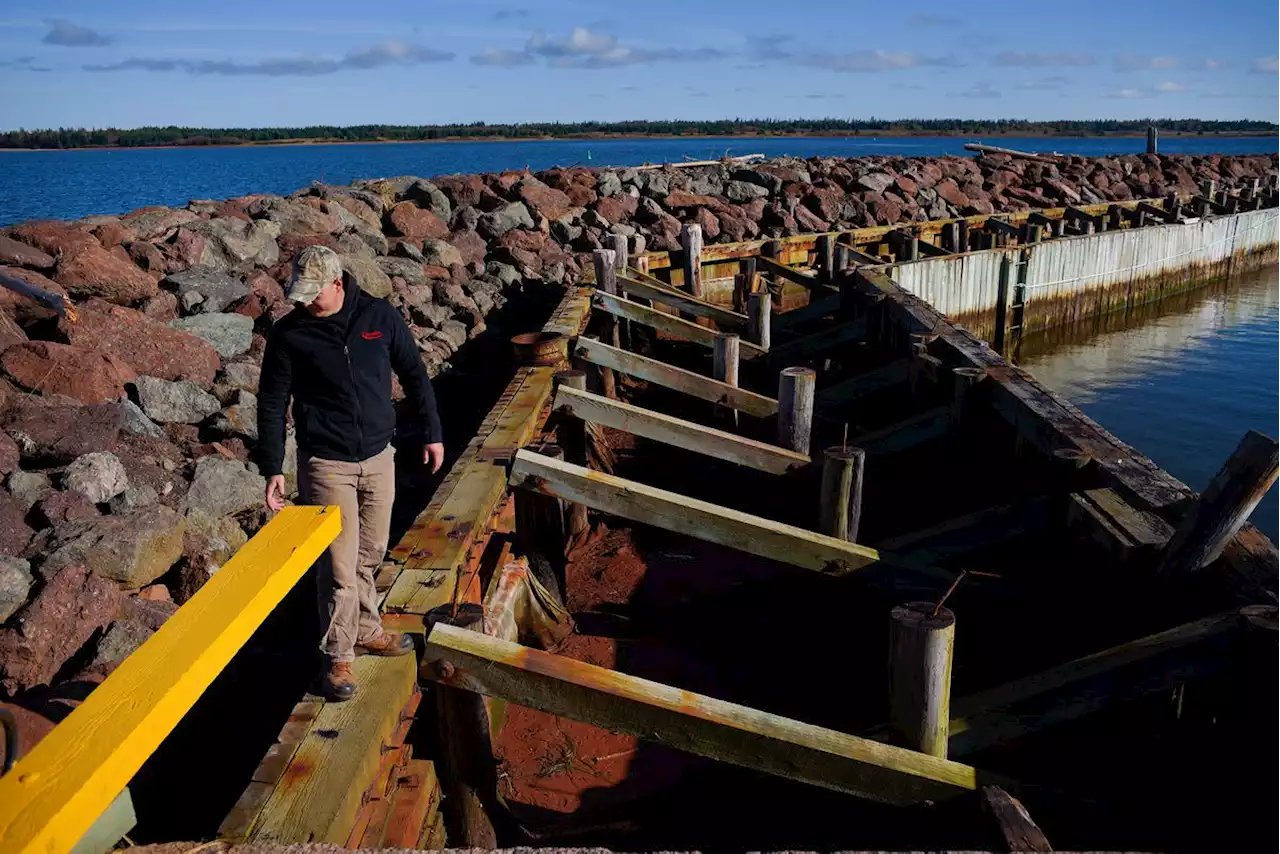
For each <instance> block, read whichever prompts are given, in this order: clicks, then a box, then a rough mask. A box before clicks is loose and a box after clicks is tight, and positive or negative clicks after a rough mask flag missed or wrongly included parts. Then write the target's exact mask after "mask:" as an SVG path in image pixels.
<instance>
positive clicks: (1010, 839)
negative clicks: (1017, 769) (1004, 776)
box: [982, 786, 1053, 854]
mask: <svg viewBox="0 0 1280 854" xmlns="http://www.w3.org/2000/svg"><path fill="white" fill-rule="evenodd" d="M982 803H983V807H984V808H985V809H986V811H987V812H988V813H989V814H990V815H991V817H992V818H993V819H995V822H996V824H997V825H998V826H999V828H1000V835H1001V836H1002V837H1004V844H1005V846H1006V847H1007V848H1008V849H1009V851H1010V852H1018V854H1022V852H1031V854H1052V852H1053V848H1052V846H1050V845H1049V840H1048V839H1047V838H1045V835H1044V831H1042V830H1041V829H1040V828H1039V827H1038V826H1037V825H1036V823H1035V822H1034V821H1032V819H1031V814H1030V813H1028V812H1027V808H1026V807H1024V806H1023V805H1022V802H1021V801H1019V800H1018V799H1017V798H1015V797H1014V796H1013V795H1011V794H1009V793H1008V792H1006V791H1005V790H1004V789H1002V788H1000V787H999V786H983V787H982Z"/></svg>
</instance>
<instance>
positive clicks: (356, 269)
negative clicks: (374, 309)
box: [341, 255, 391, 298]
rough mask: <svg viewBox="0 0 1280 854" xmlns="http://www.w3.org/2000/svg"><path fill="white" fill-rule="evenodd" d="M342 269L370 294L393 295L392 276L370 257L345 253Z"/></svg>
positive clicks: (378, 295)
mask: <svg viewBox="0 0 1280 854" xmlns="http://www.w3.org/2000/svg"><path fill="white" fill-rule="evenodd" d="M341 257H342V271H343V272H344V273H346V274H347V275H348V276H349V277H351V279H352V280H353V281H354V282H355V283H356V286H357V287H358V288H360V290H362V291H364V292H365V293H366V294H368V295H369V296H374V297H383V298H385V297H389V296H391V277H390V276H388V275H387V274H386V273H384V272H382V268H381V267H379V266H378V264H377V263H376V262H374V261H370V260H369V259H368V258H361V257H359V256H357V255H343V256H341Z"/></svg>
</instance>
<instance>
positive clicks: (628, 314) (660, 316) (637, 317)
mask: <svg viewBox="0 0 1280 854" xmlns="http://www.w3.org/2000/svg"><path fill="white" fill-rule="evenodd" d="M592 305H593V306H594V307H595V308H598V309H601V310H603V311H607V312H608V313H609V314H612V315H614V316H616V317H624V318H626V319H627V320H630V321H632V322H634V323H639V324H642V325H644V326H648V327H651V328H653V329H657V330H659V331H661V332H666V333H667V334H669V335H674V336H675V337H677V338H679V339H681V340H682V341H692V342H693V343H695V344H701V345H702V346H704V347H714V346H715V343H716V331H715V330H714V329H709V328H708V327H706V326H699V325H698V324H696V323H690V322H689V321H687V320H682V319H681V318H679V317H676V316H675V315H672V314H667V313H666V312H662V311H658V310H657V309H653V308H649V307H648V306H643V305H640V304H639V303H636V302H631V301H630V300H626V299H623V298H622V297H620V296H615V295H614V294H607V293H604V292H603V291H601V292H600V293H597V294H596V296H595V299H594V300H593V301H592ZM738 346H739V350H738V352H739V357H740V358H742V359H758V358H760V357H761V356H763V355H764V354H765V351H764V350H763V349H762V348H760V347H757V346H756V345H755V344H752V343H751V342H750V341H742V342H740V344H739V345H738Z"/></svg>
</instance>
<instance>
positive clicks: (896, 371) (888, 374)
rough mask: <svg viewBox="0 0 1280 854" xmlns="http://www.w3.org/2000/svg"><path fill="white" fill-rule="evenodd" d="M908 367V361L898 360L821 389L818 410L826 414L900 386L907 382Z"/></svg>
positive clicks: (818, 396) (818, 397)
mask: <svg viewBox="0 0 1280 854" xmlns="http://www.w3.org/2000/svg"><path fill="white" fill-rule="evenodd" d="M908 367H909V362H908V360H906V359H898V360H897V361H894V362H890V363H888V364H887V365H881V366H880V367H878V368H872V369H871V370H869V371H867V372H866V373H862V374H859V375H858V376H856V377H850V378H849V379H847V380H841V381H840V382H838V383H836V384H835V385H832V386H828V387H827V388H824V389H821V390H819V391H818V395H817V401H818V404H817V405H818V409H819V410H820V411H823V412H828V411H831V410H834V409H835V408H836V407H839V406H843V405H844V404H847V403H850V402H851V401H854V400H857V399H858V398H861V397H866V396H868V395H872V394H875V393H877V392H880V391H884V390H885V389H889V388H893V387H894V386H897V385H901V384H902V383H904V382H906V381H907V375H908Z"/></svg>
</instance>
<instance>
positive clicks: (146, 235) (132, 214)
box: [120, 205, 200, 240]
mask: <svg viewBox="0 0 1280 854" xmlns="http://www.w3.org/2000/svg"><path fill="white" fill-rule="evenodd" d="M199 218H200V217H199V216H198V215H196V214H195V213H192V212H191V211H189V210H184V209H181V208H178V209H175V208H166V207H161V206H158V205H152V206H150V207H145V208H138V209H137V210H134V211H129V212H128V213H127V214H125V215H124V216H122V217H120V222H121V223H122V224H124V225H125V226H127V227H128V228H129V229H130V230H132V231H133V233H134V234H136V235H137V236H138V239H139V240H164V239H167V238H168V237H169V236H170V235H171V234H173V232H174V231H175V230H177V228H178V227H179V226H181V225H182V224H183V223H188V222H194V221H196V220H198V219H199Z"/></svg>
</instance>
